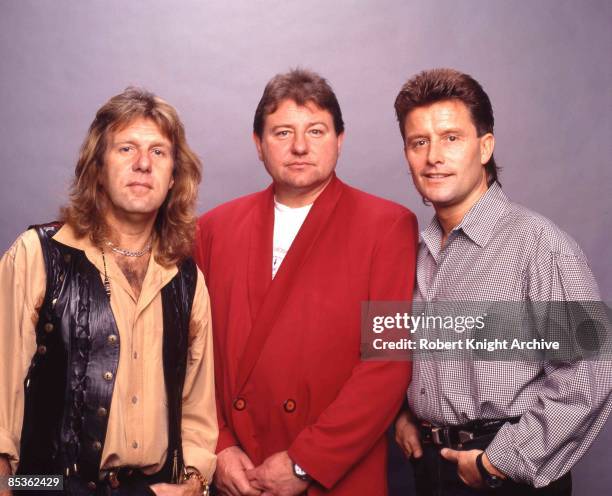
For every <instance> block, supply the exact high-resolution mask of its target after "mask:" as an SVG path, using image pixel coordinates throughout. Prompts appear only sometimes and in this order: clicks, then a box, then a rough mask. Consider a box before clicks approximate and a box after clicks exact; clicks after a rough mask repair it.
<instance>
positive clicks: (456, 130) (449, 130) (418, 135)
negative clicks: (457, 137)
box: [406, 127, 465, 141]
mask: <svg viewBox="0 0 612 496" xmlns="http://www.w3.org/2000/svg"><path fill="white" fill-rule="evenodd" d="M434 134H438V135H440V134H465V131H464V130H463V129H460V128H457V127H449V128H447V129H442V130H441V132H434ZM428 136H429V134H428V133H413V134H407V135H406V140H407V141H408V140H413V139H417V138H427V137H428Z"/></svg>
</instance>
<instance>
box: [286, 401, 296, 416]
mask: <svg viewBox="0 0 612 496" xmlns="http://www.w3.org/2000/svg"><path fill="white" fill-rule="evenodd" d="M283 408H284V409H285V411H286V412H287V413H293V412H295V409H296V408H297V404H296V402H295V400H292V399H288V400H287V401H285V402H284V403H283Z"/></svg>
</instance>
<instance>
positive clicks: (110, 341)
mask: <svg viewBox="0 0 612 496" xmlns="http://www.w3.org/2000/svg"><path fill="white" fill-rule="evenodd" d="M106 340H107V341H108V344H115V343H116V342H117V335H116V334H111V335H109V336H108V337H107V338H106Z"/></svg>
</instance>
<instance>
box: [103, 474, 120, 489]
mask: <svg viewBox="0 0 612 496" xmlns="http://www.w3.org/2000/svg"><path fill="white" fill-rule="evenodd" d="M106 479H107V480H108V485H109V486H110V487H111V489H117V488H118V487H119V486H120V483H119V478H118V477H117V471H116V470H109V472H108V474H106Z"/></svg>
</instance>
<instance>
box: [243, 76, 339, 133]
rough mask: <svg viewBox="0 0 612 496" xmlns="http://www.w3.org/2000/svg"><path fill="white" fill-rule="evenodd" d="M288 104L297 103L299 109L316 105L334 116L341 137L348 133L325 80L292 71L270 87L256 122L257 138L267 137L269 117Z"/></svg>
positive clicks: (276, 80) (259, 108)
mask: <svg viewBox="0 0 612 496" xmlns="http://www.w3.org/2000/svg"><path fill="white" fill-rule="evenodd" d="M284 100H293V101H294V102H295V103H297V104H298V105H305V104H306V103H309V102H311V103H314V104H315V105H316V106H317V107H319V108H322V109H323V110H327V111H328V112H329V113H330V114H331V115H332V118H333V120H334V129H335V131H336V134H337V135H340V134H342V133H343V132H344V121H343V120H342V112H341V111H340V105H339V104H338V99H337V98H336V95H335V94H334V91H333V90H332V88H331V86H330V85H329V83H328V82H327V81H326V80H325V78H323V77H321V76H319V75H318V74H317V73H316V72H312V71H308V70H305V69H292V70H290V71H289V72H286V73H284V74H277V75H276V76H274V77H273V78H272V79H271V80H270V81H269V82H268V84H267V85H266V88H265V89H264V92H263V95H262V96H261V100H259V104H258V105H257V110H255V118H254V119H253V132H254V133H255V134H256V135H257V136H259V137H260V138H261V137H262V135H263V128H264V123H265V119H266V116H268V115H269V114H272V113H274V112H275V111H276V109H277V108H278V106H279V105H280V103H281V102H282V101H284Z"/></svg>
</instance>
